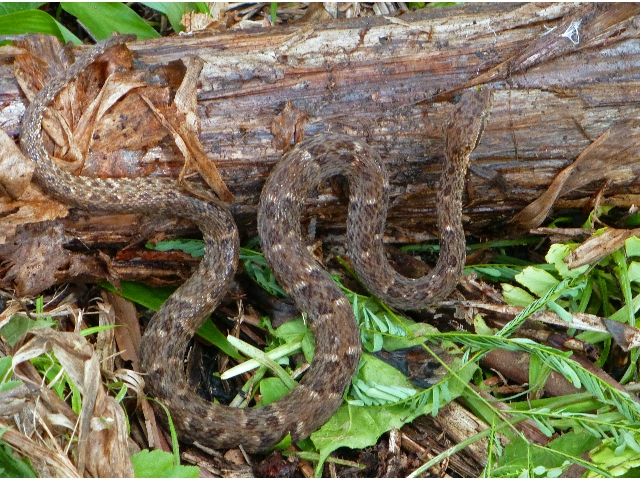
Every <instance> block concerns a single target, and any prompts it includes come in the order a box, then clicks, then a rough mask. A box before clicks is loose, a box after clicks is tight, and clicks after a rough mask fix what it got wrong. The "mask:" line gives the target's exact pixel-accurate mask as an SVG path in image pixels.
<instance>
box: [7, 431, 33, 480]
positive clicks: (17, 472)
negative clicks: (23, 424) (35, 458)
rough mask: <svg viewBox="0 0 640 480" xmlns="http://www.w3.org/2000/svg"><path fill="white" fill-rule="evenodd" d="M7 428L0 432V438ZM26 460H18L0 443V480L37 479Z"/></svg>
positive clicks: (11, 451) (9, 449)
mask: <svg viewBox="0 0 640 480" xmlns="http://www.w3.org/2000/svg"><path fill="white" fill-rule="evenodd" d="M7 428H8V427H6V428H3V429H2V430H0V437H2V434H3V433H4V432H5V431H6V430H7ZM37 477H38V475H37V474H36V472H35V471H34V470H33V468H31V463H30V462H29V460H28V459H26V458H25V459H24V460H18V459H17V458H16V457H14V456H13V450H12V449H11V447H10V446H9V445H7V444H6V443H5V442H3V441H0V478H37Z"/></svg>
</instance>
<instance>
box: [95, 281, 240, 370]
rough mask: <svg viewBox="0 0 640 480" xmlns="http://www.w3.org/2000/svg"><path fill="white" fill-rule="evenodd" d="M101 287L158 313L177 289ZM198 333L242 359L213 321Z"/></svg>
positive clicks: (103, 284)
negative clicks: (117, 288)
mask: <svg viewBox="0 0 640 480" xmlns="http://www.w3.org/2000/svg"><path fill="white" fill-rule="evenodd" d="M99 285H100V286H101V287H102V288H104V289H106V290H109V291H110V292H113V293H117V294H118V295H120V296H121V297H123V298H126V299H127V300H131V301H132V302H135V303H137V304H140V305H142V306H143V307H146V308H148V309H150V310H153V311H154V312H157V311H158V310H159V309H160V307H161V306H162V304H163V303H164V302H165V301H166V300H167V298H169V297H170V296H171V294H172V293H173V292H174V291H175V288H172V287H150V286H148V285H144V284H142V283H138V282H129V281H124V280H123V281H122V282H120V291H118V290H116V289H115V287H114V286H113V285H111V284H110V283H108V282H100V283H99ZM197 333H198V335H200V336H201V337H202V338H204V339H205V340H207V341H209V342H211V343H212V344H214V345H215V346H216V347H218V348H219V349H220V350H222V351H223V352H224V353H226V354H227V355H229V356H231V357H233V358H242V355H240V354H238V352H237V351H236V350H235V349H234V348H233V347H232V346H231V344H230V343H229V341H228V340H227V338H226V337H225V336H224V335H223V334H222V332H220V330H218V328H217V327H216V326H215V325H214V324H213V323H212V322H211V320H209V319H208V320H205V322H204V323H203V324H202V326H201V327H200V329H198V332H197Z"/></svg>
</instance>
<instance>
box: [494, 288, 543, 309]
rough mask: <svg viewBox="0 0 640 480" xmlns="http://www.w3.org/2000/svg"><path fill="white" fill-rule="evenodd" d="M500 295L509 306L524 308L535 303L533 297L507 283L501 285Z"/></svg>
mask: <svg viewBox="0 0 640 480" xmlns="http://www.w3.org/2000/svg"><path fill="white" fill-rule="evenodd" d="M502 295H503V296H504V299H505V301H506V302H507V303H508V304H509V305H513V306H516V307H526V306H528V305H530V304H531V303H533V302H534V301H535V297H534V296H533V295H531V294H530V293H529V292H527V291H525V290H523V289H522V288H520V287H514V286H513V285H509V284H508V283H503V284H502Z"/></svg>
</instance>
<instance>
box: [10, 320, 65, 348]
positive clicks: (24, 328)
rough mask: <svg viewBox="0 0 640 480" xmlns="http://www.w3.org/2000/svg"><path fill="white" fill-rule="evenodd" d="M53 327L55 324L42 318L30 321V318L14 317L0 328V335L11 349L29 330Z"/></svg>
mask: <svg viewBox="0 0 640 480" xmlns="http://www.w3.org/2000/svg"><path fill="white" fill-rule="evenodd" d="M53 325H55V322H51V321H49V320H46V319H44V318H39V319H37V320H31V319H30V318H27V317H24V316H22V315H14V316H13V317H12V318H11V320H9V323H7V324H6V325H4V326H3V327H2V328H0V334H2V336H3V337H4V338H5V340H6V341H7V343H8V344H9V345H11V346H12V347H13V346H14V345H15V344H16V342H17V341H18V339H19V338H20V337H21V336H22V335H24V334H25V333H27V332H28V331H29V330H30V329H32V328H46V327H51V326H53Z"/></svg>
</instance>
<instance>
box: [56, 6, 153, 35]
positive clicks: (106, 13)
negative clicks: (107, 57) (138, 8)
mask: <svg viewBox="0 0 640 480" xmlns="http://www.w3.org/2000/svg"><path fill="white" fill-rule="evenodd" d="M60 6H61V7H62V9H63V10H65V11H66V12H68V13H70V14H71V15H73V16H74V17H76V18H77V19H78V20H79V21H80V22H82V25H84V26H85V27H86V28H87V29H88V30H89V31H90V32H91V34H92V35H93V36H94V37H95V38H96V39H97V40H98V41H100V40H104V39H105V38H107V37H109V36H111V34H112V33H114V32H119V33H134V34H136V35H137V36H138V39H139V40H144V39H147V38H158V37H160V34H159V33H158V32H156V31H155V30H154V29H153V28H151V27H150V26H149V24H147V22H145V21H144V20H143V19H142V18H140V16H138V14H137V13H136V12H134V11H133V10H131V9H130V8H129V7H128V6H126V5H125V4H124V3H120V2H104V3H101V2H61V3H60Z"/></svg>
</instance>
